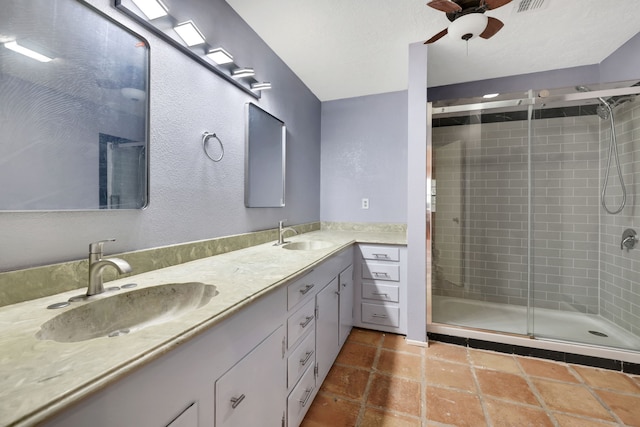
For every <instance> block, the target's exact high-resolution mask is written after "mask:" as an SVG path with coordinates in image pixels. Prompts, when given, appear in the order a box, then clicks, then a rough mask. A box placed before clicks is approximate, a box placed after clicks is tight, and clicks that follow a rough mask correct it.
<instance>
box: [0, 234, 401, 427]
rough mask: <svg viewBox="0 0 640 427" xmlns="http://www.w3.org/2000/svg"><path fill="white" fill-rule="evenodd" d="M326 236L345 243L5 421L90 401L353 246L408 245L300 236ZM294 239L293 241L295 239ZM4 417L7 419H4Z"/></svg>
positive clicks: (27, 420)
mask: <svg viewBox="0 0 640 427" xmlns="http://www.w3.org/2000/svg"><path fill="white" fill-rule="evenodd" d="M303 236H304V237H303ZM323 237H325V238H331V237H335V238H338V239H339V240H341V242H340V243H339V244H338V246H337V247H334V248H331V250H330V251H326V252H324V251H323V252H322V255H320V254H319V256H318V257H317V258H316V259H314V261H313V262H311V263H308V264H306V265H305V266H304V267H302V268H301V269H299V270H297V271H295V272H293V273H292V274H289V275H287V276H285V277H283V278H281V279H280V280H278V281H277V282H274V283H272V284H270V285H268V286H266V287H264V288H262V289H261V290H259V291H257V292H255V293H253V294H251V295H247V296H246V297H245V298H243V299H241V300H240V301H238V302H236V303H235V304H234V305H231V306H228V307H226V308H225V309H223V310H220V311H218V312H216V313H215V314H213V315H212V316H211V317H209V318H207V319H205V320H203V321H202V322H200V323H198V324H195V325H193V326H191V327H189V328H187V329H184V330H182V331H181V332H180V333H178V334H176V335H173V336H172V337H170V338H169V339H167V340H165V341H164V342H161V343H160V344H158V345H156V346H153V347H151V348H149V349H147V350H145V351H143V352H142V353H139V354H137V355H136V356H135V357H134V358H132V359H127V360H122V361H121V362H120V363H118V364H117V365H116V366H114V367H112V368H111V369H109V370H106V371H105V372H103V373H101V374H100V375H94V376H92V377H88V378H86V379H85V380H84V382H83V383H81V384H79V385H78V386H76V387H74V388H72V389H71V390H68V391H66V392H64V393H61V394H60V395H58V396H56V397H55V398H53V399H52V400H50V401H49V402H48V403H47V404H45V405H41V406H38V407H34V408H32V409H31V410H29V411H26V412H23V413H21V414H15V415H17V418H14V419H5V420H4V421H8V422H9V424H7V425H8V426H15V427H26V426H32V425H34V424H38V423H41V422H43V421H45V420H47V419H49V418H51V417H52V416H54V415H56V414H58V413H60V412H62V411H64V410H66V409H68V408H69V407H71V406H72V405H74V404H76V403H78V402H80V401H81V400H82V399H84V398H87V397H89V396H90V395H92V394H94V393H96V392H98V391H100V390H102V389H103V388H105V387H107V386H108V385H109V384H111V383H113V382H115V381H117V380H119V379H121V378H123V377H124V376H126V375H129V374H130V373H131V372H133V371H135V370H137V369H139V368H141V367H143V366H145V365H146V364H148V363H150V362H151V361H153V360H155V359H156V358H158V357H160V356H162V355H163V354H165V353H167V352H169V351H171V350H173V349H175V348H176V347H178V346H180V345H182V344H184V343H185V342H187V341H189V340H190V339H192V338H194V337H196V336H198V335H200V334H201V333H203V332H205V331H207V330H209V329H210V328H212V327H214V326H215V325H217V324H219V323H221V322H222V321H224V320H225V319H227V318H229V317H230V316H232V315H234V314H236V313H237V312H238V311H240V310H242V309H244V308H246V307H247V306H248V305H250V304H252V303H253V302H254V301H256V300H258V299H260V298H261V297H263V296H264V295H266V294H268V293H270V292H272V291H274V290H276V289H278V288H279V287H280V286H282V285H284V284H286V283H289V282H291V281H292V280H295V279H297V278H298V277H301V276H302V275H303V274H304V273H305V272H306V271H307V270H309V269H310V268H313V267H314V266H315V265H318V264H320V263H321V262H323V261H325V260H326V259H328V258H330V257H331V256H333V255H335V254H337V253H338V252H340V251H342V250H344V249H345V248H347V247H349V246H350V245H353V244H355V243H370V244H393V245H406V236H405V235H404V233H396V232H366V231H364V232H363V231H314V232H311V233H306V234H304V235H300V236H297V238H298V240H302V239H307V238H317V239H319V240H322V238H323ZM301 238H302V239H301ZM294 239H295V238H294ZM294 239H291V240H294ZM343 239H344V240H343ZM346 239H349V240H346ZM266 245H270V244H263V245H258V246H266ZM248 249H250V248H248ZM243 251H246V249H242V250H239V251H235V252H236V253H237V254H240V253H241V252H243ZM223 255H224V254H223ZM221 256H222V255H216V256H214V257H212V258H215V257H221ZM193 262H198V261H193ZM179 267H180V265H178V266H173V267H168V268H169V269H176V268H179ZM162 270H164V269H161V270H156V271H154V272H153V273H155V274H157V273H158V272H161V271H162ZM143 274H148V273H143ZM132 277H135V276H132ZM132 277H129V278H128V279H121V280H125V281H132ZM68 293H69V292H65V293H63V295H64V294H68ZM76 293H77V291H76ZM47 298H51V297H47ZM41 299H42V298H41ZM21 304H25V303H21ZM1 409H2V404H0V410H1ZM0 412H2V411H0ZM0 418H4V417H0ZM0 422H2V420H1V419H0Z"/></svg>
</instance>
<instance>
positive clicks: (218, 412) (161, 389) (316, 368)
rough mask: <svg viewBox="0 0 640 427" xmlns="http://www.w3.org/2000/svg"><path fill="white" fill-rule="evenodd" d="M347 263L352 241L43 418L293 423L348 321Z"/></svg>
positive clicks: (60, 423) (149, 426)
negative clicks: (59, 411) (263, 293)
mask: <svg viewBox="0 0 640 427" xmlns="http://www.w3.org/2000/svg"><path fill="white" fill-rule="evenodd" d="M352 263H353V247H352V246H350V247H349V248H347V249H345V250H343V251H341V252H340V253H338V254H336V255H333V256H331V257H329V258H327V259H326V260H324V261H322V262H321V263H319V264H317V265H315V266H314V267H312V268H311V269H310V270H309V271H308V272H306V273H305V274H303V275H301V276H300V277H299V278H297V279H294V280H292V281H291V282H290V283H288V284H286V285H283V286H281V287H279V288H277V289H275V290H273V291H271V292H269V293H267V294H266V295H264V296H262V297H260V298H258V299H257V300H256V301H255V302H253V303H251V304H250V305H248V306H247V307H245V308H242V309H241V310H239V311H238V312H237V313H235V314H233V315H231V316H230V317H228V318H227V319H225V320H223V321H221V322H220V323H218V324H217V325H215V326H213V327H211V328H210V329H208V330H206V331H203V332H202V333H201V334H199V335H197V336H195V337H193V338H191V339H190V340H188V341H186V342H184V343H182V344H180V345H178V346H176V347H175V348H173V349H171V350H167V351H166V352H165V353H164V354H158V355H157V356H156V358H155V359H154V360H151V361H149V362H148V363H146V364H145V365H144V366H142V367H141V368H139V369H133V370H132V371H131V372H130V373H128V374H127V375H126V376H124V377H122V378H120V379H118V380H117V381H115V382H112V383H109V382H105V384H104V388H102V389H101V390H100V391H98V392H96V393H94V394H92V395H90V396H88V397H87V398H85V399H83V400H78V403H77V404H75V405H74V406H72V407H70V408H66V409H65V410H63V411H62V412H61V413H60V414H58V415H56V416H54V417H52V418H50V419H49V420H47V421H46V422H45V423H43V425H44V426H47V427H85V426H91V427H112V426H136V427H162V426H171V427H205V426H207V427H211V426H213V427H234V426H237V427H240V426H241V427H246V426H265V427H282V426H285V427H297V426H299V424H300V423H301V421H302V419H303V418H304V415H305V414H306V412H307V410H308V408H309V406H310V405H311V402H312V401H313V399H314V397H315V396H316V394H317V392H318V389H319V387H320V385H321V383H322V381H323V380H324V378H325V376H326V375H327V373H328V372H329V369H330V368H331V365H332V364H333V362H334V360H335V358H336V356H337V354H338V352H339V351H340V348H341V346H342V344H343V342H344V339H346V335H348V333H349V331H350V329H351V326H352V320H353V316H352V313H353V297H354V295H353V283H354V282H353V272H354V268H353V266H352ZM220 292H221V293H222V292H224V289H221V291H220ZM98 339H102V340H111V341H108V344H109V345H110V346H113V347H114V348H117V346H118V345H127V343H129V345H131V343H133V342H135V340H136V336H135V334H130V335H125V336H121V337H114V338H98ZM56 345H58V344H56ZM59 345H64V344H59ZM88 357H90V356H88ZM54 380H55V379H54Z"/></svg>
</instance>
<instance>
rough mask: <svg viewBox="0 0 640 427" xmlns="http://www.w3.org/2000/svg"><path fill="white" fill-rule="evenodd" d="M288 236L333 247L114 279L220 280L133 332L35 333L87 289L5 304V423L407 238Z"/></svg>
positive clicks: (1, 320)
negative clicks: (65, 338) (369, 248)
mask: <svg viewBox="0 0 640 427" xmlns="http://www.w3.org/2000/svg"><path fill="white" fill-rule="evenodd" d="M288 240H290V241H298V240H322V241H326V242H329V243H330V246H329V247H327V248H324V249H317V250H307V251H305V250H297V251H296V250H287V249H283V248H282V247H277V246H273V243H266V244H262V245H257V246H253V247H250V248H246V249H242V250H238V251H234V252H228V253H225V254H222V255H216V256H213V257H209V258H203V259H200V260H197V261H191V262H188V263H184V264H180V265H176V266H173V267H167V268H163V269H159V270H155V271H150V272H147V273H143V274H139V275H135V276H131V277H128V278H124V279H118V280H115V281H111V282H109V283H108V285H107V286H122V285H124V284H127V283H132V282H134V283H137V285H138V286H137V287H136V288H134V289H133V290H136V289H141V288H144V287H149V286H154V285H160V284H166V283H187V282H203V283H206V284H211V285H215V286H216V287H217V290H218V292H219V294H218V295H217V296H216V297H214V298H213V299H212V300H211V302H209V303H208V304H207V305H205V306H203V307H201V308H199V309H197V310H194V311H191V312H189V313H186V314H183V315H182V316H180V317H177V318H175V319H172V320H171V321H169V322H166V323H163V324H161V325H155V326H149V327H147V328H145V329H142V330H139V331H136V332H135V333H131V334H129V335H122V336H118V337H114V338H108V337H103V338H95V339H91V340H87V341H81V342H74V343H59V342H55V341H49V340H39V339H38V338H36V333H37V332H38V331H39V330H40V325H42V324H43V323H44V322H46V321H47V320H49V319H51V318H53V317H55V316H56V315H58V314H60V313H62V312H64V311H66V310H70V309H73V308H74V307H77V306H78V305H80V304H86V302H76V303H72V304H71V306H69V307H66V308H62V309H57V310H48V309H47V308H46V307H47V306H49V305H50V304H53V303H56V302H62V301H66V300H68V299H69V298H70V297H72V296H75V295H78V294H80V293H82V290H75V291H69V292H65V293H61V294H57V295H53V296H49V297H45V298H39V299H36V300H31V301H26V302H22V303H19V304H13V305H9V306H6V307H1V308H0V349H1V350H0V425H1V426H29V425H34V424H36V423H38V422H41V421H43V420H46V419H47V418H48V417H50V416H52V415H53V414H56V413H58V412H59V411H61V410H63V409H65V408H67V407H68V406H70V405H71V404H73V403H74V402H76V401H77V400H79V399H81V398H83V397H86V396H87V395H89V394H91V393H93V392H96V391H98V390H100V389H101V388H103V387H105V386H106V385H107V384H109V383H112V382H113V381H116V380H117V379H119V378H122V377H123V376H125V375H127V374H128V373H130V372H131V371H132V370H134V369H137V368H139V367H140V366H142V365H144V364H146V363H148V362H150V361H151V360H153V359H155V358H157V357H158V356H160V355H161V354H164V353H166V352H168V351H170V350H171V349H173V348H175V347H177V346H179V345H180V344H182V343H184V342H185V341H187V340H189V339H190V338H192V337H194V336H196V335H198V334H199V333H201V332H203V331H205V330H207V329H209V328H211V327H212V326H214V325H216V324H218V323H219V322H220V321H222V320H223V319H225V318H227V317H228V316H230V315H232V314H234V313H236V312H237V311H238V310H241V309H242V308H243V307H246V306H247V304H251V303H252V302H253V301H255V300H256V299H258V298H260V297H261V296H262V295H264V294H266V293H268V292H270V291H272V290H274V289H275V288H277V287H279V286H281V285H283V284H284V283H288V282H289V281H290V280H292V279H295V278H297V277H298V276H300V275H302V274H303V273H304V272H305V271H306V270H307V269H309V268H310V267H313V266H314V265H316V264H318V263H320V262H322V261H323V260H325V259H327V258H328V257H330V256H331V255H333V254H335V253H337V252H339V251H340V250H342V249H344V248H346V247H348V246H349V245H351V244H353V243H356V242H359V243H378V244H400V245H405V244H406V235H405V233H401V232H397V233H396V232H363V231H314V232H311V233H306V234H303V235H299V236H294V237H293V238H290V239H288ZM127 291H128V290H122V291H119V292H120V293H123V292H127Z"/></svg>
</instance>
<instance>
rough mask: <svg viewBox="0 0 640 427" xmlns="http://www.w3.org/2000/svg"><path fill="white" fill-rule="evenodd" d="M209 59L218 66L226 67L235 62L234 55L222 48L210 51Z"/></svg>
mask: <svg viewBox="0 0 640 427" xmlns="http://www.w3.org/2000/svg"><path fill="white" fill-rule="evenodd" d="M207 57H208V58H209V59H211V60H212V61H213V62H215V63H216V64H218V65H224V64H229V63H231V62H233V55H231V54H230V53H229V52H227V51H226V50H224V49H223V48H221V47H219V48H216V49H213V50H210V51H209V53H207Z"/></svg>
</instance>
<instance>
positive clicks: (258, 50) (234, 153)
mask: <svg viewBox="0 0 640 427" xmlns="http://www.w3.org/2000/svg"><path fill="white" fill-rule="evenodd" d="M89 3H90V4H91V5H94V6H95V7H97V8H98V9H100V10H102V11H103V12H105V13H106V14H108V15H110V16H112V17H113V18H114V19H116V20H117V21H119V22H121V23H123V24H124V25H125V26H126V27H129V28H130V29H132V30H133V31H135V32H137V33H138V34H140V35H141V36H143V37H145V38H146V39H147V40H148V41H149V43H150V46H151V92H150V102H151V125H150V128H151V143H150V163H151V170H150V185H151V188H150V205H149V207H148V208H147V209H145V210H141V211H140V210H138V211H111V212H104V211H93V212H33V213H7V212H0V271H8V270H13V269H18V268H24V267H28V266H34V265H43V264H49V263H54V262H60V261H66V260H73V259H81V258H84V257H85V256H86V254H87V250H88V244H89V242H92V241H96V240H101V239H104V238H107V237H114V238H116V239H117V242H115V243H113V244H109V245H107V246H106V247H105V251H106V253H107V254H110V253H114V252H120V251H130V250H136V249H144V248H150V247H155V246H162V245H168V244H173V243H180V242H186V241H193V240H200V239H207V238H213V237H217V236H223V235H230V234H237V233H244V232H248V231H254V230H260V229H266V228H274V227H275V226H277V222H278V220H279V219H284V218H287V219H288V220H289V221H288V222H289V223H291V224H296V223H306V222H312V221H318V220H319V219H320V197H319V194H320V112H321V110H320V107H321V104H320V101H319V100H318V99H317V98H316V97H315V96H314V95H313V94H312V93H311V92H310V91H309V89H308V88H307V87H306V86H305V85H304V84H303V83H302V82H301V81H300V79H299V78H298V77H297V76H295V74H294V73H293V72H292V71H291V70H290V69H289V68H288V67H287V66H286V65H285V64H284V63H283V62H282V61H281V60H280V59H279V58H278V56H277V55H276V54H275V53H274V52H273V51H271V49H269V48H268V47H267V46H266V44H265V43H264V42H263V41H262V40H261V39H260V38H259V37H258V36H257V35H256V34H255V33H254V32H253V31H252V30H251V28H250V27H249V26H248V25H247V24H246V23H245V22H244V21H243V20H242V19H241V18H240V17H239V16H238V15H237V14H236V13H235V12H234V11H233V10H232V9H231V7H230V6H229V5H228V4H227V3H226V2H225V1H223V0H210V1H201V0H184V1H182V2H180V3H181V4H180V6H181V9H180V10H183V11H188V13H189V14H190V15H189V16H191V17H193V19H194V20H195V21H196V24H197V25H199V26H200V28H201V29H202V30H203V32H204V33H205V35H207V37H211V38H212V39H213V38H214V37H220V39H218V40H220V42H221V44H222V45H224V46H225V48H227V49H228V50H229V51H231V52H232V53H233V54H234V55H235V56H236V58H237V59H238V62H239V63H241V64H242V65H246V66H252V67H254V68H255V69H256V70H257V73H258V77H259V78H261V79H263V80H268V81H270V82H271V83H272V84H273V89H272V90H271V91H267V92H265V94H264V95H263V97H262V99H261V100H260V101H258V102H257V103H258V104H259V105H260V106H261V107H262V108H264V109H265V110H267V111H269V112H270V113H272V114H273V115H275V116H277V117H278V118H280V119H281V120H283V121H284V122H285V123H286V125H287V129H288V135H287V137H288V147H287V206H286V207H285V208H258V209H247V208H245V207H244V104H245V103H247V102H250V101H252V102H254V101H255V100H254V99H253V98H252V97H250V96H248V95H247V94H245V93H244V92H242V91H240V90H238V89H237V88H235V87H234V86H231V85H230V84H228V83H226V82H225V81H223V80H222V79H220V78H219V77H217V76H216V75H214V74H213V73H212V72H210V71H208V70H207V69H205V68H204V67H202V66H200V65H198V64H197V63H195V62H194V61H192V60H191V59H189V58H187V57H186V56H185V55H183V54H181V53H180V52H178V51H176V50H175V49H173V48H172V47H170V46H169V45H167V44H166V43H165V42H163V41H161V40H159V39H158V38H156V37H154V36H153V35H152V34H150V33H149V32H147V31H145V30H144V29H142V28H141V27H139V26H138V25H137V24H135V23H134V22H132V21H130V20H129V19H127V18H126V17H125V16H124V15H122V14H121V13H120V12H118V11H117V10H116V9H114V8H113V7H112V4H113V1H111V0H90V1H89ZM176 9H178V8H176ZM214 28H216V30H215V31H216V32H215V34H214V33H213V31H214ZM210 34H211V35H210ZM204 131H209V132H215V133H216V134H217V135H218V136H219V137H220V138H221V139H222V141H223V142H224V144H225V158H224V159H223V161H221V162H220V163H213V162H211V161H210V160H209V159H208V158H207V157H206V156H205V155H204V153H203V152H202V146H201V142H200V141H201V137H202V133H203V132H204Z"/></svg>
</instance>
